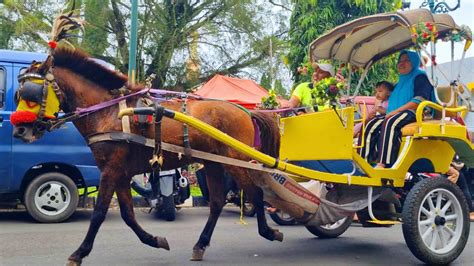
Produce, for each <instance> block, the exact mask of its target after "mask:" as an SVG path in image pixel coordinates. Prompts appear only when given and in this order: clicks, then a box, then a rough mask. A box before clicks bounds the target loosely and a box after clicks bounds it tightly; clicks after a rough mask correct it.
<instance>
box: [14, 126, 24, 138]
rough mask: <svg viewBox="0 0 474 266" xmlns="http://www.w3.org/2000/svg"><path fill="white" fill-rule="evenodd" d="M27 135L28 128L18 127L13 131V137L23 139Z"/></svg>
mask: <svg viewBox="0 0 474 266" xmlns="http://www.w3.org/2000/svg"><path fill="white" fill-rule="evenodd" d="M25 134H26V127H22V126H17V127H15V129H13V137H15V138H22V137H24V136H25Z"/></svg>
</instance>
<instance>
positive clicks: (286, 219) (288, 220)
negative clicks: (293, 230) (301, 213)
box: [270, 209, 296, 225]
mask: <svg viewBox="0 0 474 266" xmlns="http://www.w3.org/2000/svg"><path fill="white" fill-rule="evenodd" d="M270 218H272V220H273V221H274V222H275V223H277V224H278V225H294V224H296V219H295V218H293V217H291V216H289V215H288V214H287V213H285V212H283V211H282V210H280V209H278V210H277V211H275V212H272V213H270Z"/></svg>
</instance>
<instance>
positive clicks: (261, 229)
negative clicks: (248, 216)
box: [252, 187, 283, 241]
mask: <svg viewBox="0 0 474 266" xmlns="http://www.w3.org/2000/svg"><path fill="white" fill-rule="evenodd" d="M254 191H255V192H254V195H253V198H252V199H253V200H252V203H253V205H254V206H255V210H256V212H257V223H258V233H259V234H260V235H261V236H263V237H264V238H266V239H268V240H270V241H274V240H278V241H283V233H281V232H280V231H278V230H277V229H273V228H271V227H270V226H269V225H268V223H267V218H266V217H265V206H264V201H263V191H262V189H261V188H259V187H254Z"/></svg>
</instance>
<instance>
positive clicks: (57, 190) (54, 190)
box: [48, 184, 61, 198]
mask: <svg viewBox="0 0 474 266" xmlns="http://www.w3.org/2000/svg"><path fill="white" fill-rule="evenodd" d="M48 193H50V194H51V195H54V196H55V197H56V198H57V197H60V196H61V186H60V185H58V184H51V188H50V189H49V191H48Z"/></svg>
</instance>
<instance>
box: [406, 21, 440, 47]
mask: <svg viewBox="0 0 474 266" xmlns="http://www.w3.org/2000/svg"><path fill="white" fill-rule="evenodd" d="M411 37H412V39H413V40H414V41H415V42H416V43H417V44H418V45H425V44H427V43H428V42H430V41H431V40H435V39H436V37H438V31H437V30H436V26H435V24H433V23H431V22H424V23H423V22H420V23H419V24H418V26H417V27H415V28H414V30H412V35H411Z"/></svg>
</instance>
